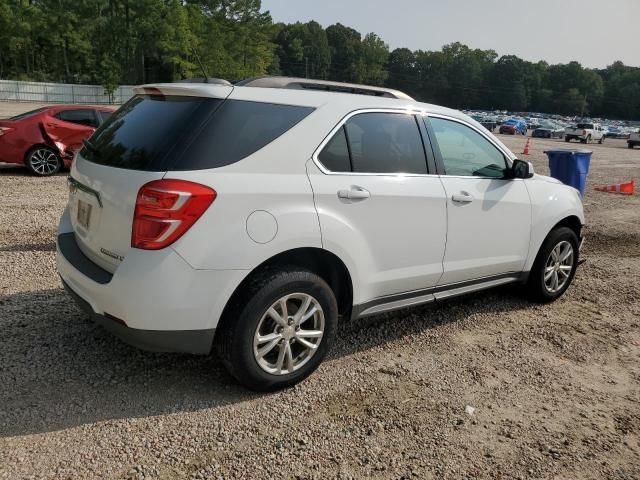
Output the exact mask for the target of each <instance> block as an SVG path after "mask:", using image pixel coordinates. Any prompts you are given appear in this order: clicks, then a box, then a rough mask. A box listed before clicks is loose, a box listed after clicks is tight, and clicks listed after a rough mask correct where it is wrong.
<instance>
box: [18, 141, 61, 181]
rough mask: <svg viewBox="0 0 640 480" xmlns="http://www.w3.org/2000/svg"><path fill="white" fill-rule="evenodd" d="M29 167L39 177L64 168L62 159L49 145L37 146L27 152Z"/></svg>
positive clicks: (53, 173)
mask: <svg viewBox="0 0 640 480" xmlns="http://www.w3.org/2000/svg"><path fill="white" fill-rule="evenodd" d="M25 164H26V165H27V168H28V169H29V170H30V171H31V173H33V174H34V175H37V176H39V177H48V176H50V175H55V174H56V173H58V172H59V171H60V170H61V169H62V160H61V159H60V157H59V156H58V155H57V154H56V153H55V152H54V151H53V150H52V149H50V148H49V147H36V148H34V149H33V150H31V151H30V152H29V153H28V154H27V158H26V161H25Z"/></svg>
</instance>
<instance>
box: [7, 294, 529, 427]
mask: <svg viewBox="0 0 640 480" xmlns="http://www.w3.org/2000/svg"><path fill="white" fill-rule="evenodd" d="M529 307H530V305H529V304H528V303H526V302H524V301H522V300H520V299H519V298H518V297H517V296H515V295H512V294H510V293H509V291H508V290H504V289H502V290H501V291H499V292H497V293H488V294H487V293H485V294H484V295H482V296H480V295H477V296H472V297H467V298H465V299H462V300H458V301H449V302H446V303H443V304H440V305H439V306H438V305H433V306H427V307H422V308H417V309H413V310H405V311H400V312H396V313H393V314H386V315H382V316H377V317H372V318H371V319H366V320H360V321H355V322H345V323H344V324H342V325H341V326H340V328H339V334H338V335H337V341H336V345H335V348H334V349H333V352H332V354H331V355H330V358H329V359H328V361H331V360H332V359H335V358H339V357H341V356H346V355H351V354H353V353H356V352H358V351H361V350H365V349H369V348H373V347H375V346H377V345H380V344H383V343H387V342H390V341H392V340H394V339H396V338H399V337H402V336H404V335H410V334H412V333H418V332H420V331H423V330H425V329H429V328H434V327H438V326H439V325H442V324H444V323H449V322H456V321H459V320H462V319H464V318H466V317H467V316H469V315H471V314H474V313H481V312H487V313H489V312H493V313H495V312H496V311H504V310H515V309H523V308H529ZM0 329H1V331H2V339H3V341H2V346H1V348H0V385H1V386H2V388H1V389H0V437H9V436H18V435H27V434H33V433H41V432H48V431H54V430H60V429H64V428H69V427H74V426H79V425H83V424H89V423H95V422H99V421H108V420H113V419H121V418H137V417H148V416H155V415H163V414H171V413H177V412H184V411H195V410H201V409H206V408H216V407H220V406H223V405H228V404H233V403H238V402H243V401H246V400H251V399H255V398H258V397H260V396H261V394H257V393H253V392H250V391H248V390H246V389H243V388H242V387H240V386H238V385H237V384H236V383H235V381H234V380H233V379H232V378H231V377H230V376H229V375H228V374H227V373H226V371H225V370H224V368H223V366H222V364H221V363H220V362H219V361H218V359H217V358H216V357H215V355H211V356H208V357H198V356H191V355H180V354H160V353H149V352H144V351H140V350H137V349H135V348H132V347H129V346H128V345H125V344H124V343H122V342H121V341H119V340H118V339H116V338H114V337H113V336H111V335H110V334H109V333H107V332H106V331H104V330H103V329H102V328H101V327H99V326H97V325H95V324H94V323H93V322H92V321H91V320H89V319H88V318H87V316H86V315H85V314H83V313H81V312H80V310H78V309H77V308H76V306H75V304H74V303H73V302H72V300H71V299H70V297H69V296H68V295H67V293H66V292H65V291H64V290H63V289H53V290H44V291H39V292H33V293H23V294H15V295H7V296H0Z"/></svg>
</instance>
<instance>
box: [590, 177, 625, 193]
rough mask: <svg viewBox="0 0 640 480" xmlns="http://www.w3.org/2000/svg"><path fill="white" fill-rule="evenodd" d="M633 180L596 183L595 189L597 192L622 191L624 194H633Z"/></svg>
mask: <svg viewBox="0 0 640 480" xmlns="http://www.w3.org/2000/svg"><path fill="white" fill-rule="evenodd" d="M634 187H635V185H634V184H633V180H631V181H630V182H627V183H616V184H613V185H598V186H597V187H595V189H596V190H597V191H599V192H609V193H622V194H624V195H633V193H634Z"/></svg>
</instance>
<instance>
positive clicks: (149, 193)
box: [131, 179, 217, 250]
mask: <svg viewBox="0 0 640 480" xmlns="http://www.w3.org/2000/svg"><path fill="white" fill-rule="evenodd" d="M216 196H217V193H216V191H215V190H214V189H212V188H209V187H206V186H204V185H200V184H199V183H193V182H187V181H185V180H171V179H166V180H155V181H153V182H149V183H147V184H145V185H143V186H142V187H141V188H140V191H139V192H138V198H137V199H136V210H135V213H134V215H133V230H132V232H131V246H132V247H133V248H141V249H143V250H159V249H161V248H165V247H167V246H169V245H171V244H172V243H173V242H175V241H176V240H177V239H178V238H180V237H181V236H182V235H184V234H185V232H186V231H187V230H189V228H191V226H192V225H193V224H194V223H196V221H197V220H198V219H199V218H200V217H201V216H202V214H203V213H204V212H205V211H206V210H207V208H209V206H210V205H211V204H212V203H213V201H214V200H215V199H216Z"/></svg>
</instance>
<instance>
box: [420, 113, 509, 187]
mask: <svg viewBox="0 0 640 480" xmlns="http://www.w3.org/2000/svg"><path fill="white" fill-rule="evenodd" d="M429 122H430V123H431V126H432V127H433V130H434V131H435V136H436V140H437V142H438V147H439V148H440V154H441V155H442V161H443V163H444V169H445V173H446V174H447V175H464V176H481V177H496V178H502V177H504V174H505V169H506V168H507V162H506V159H505V158H504V155H503V154H502V153H501V152H500V151H499V150H498V149H497V148H496V147H495V146H493V144H492V143H491V142H489V141H488V140H487V139H486V138H485V137H484V136H482V135H480V134H479V133H478V132H476V131H475V130H473V129H471V128H469V127H467V126H465V125H463V124H461V123H458V122H453V121H450V120H443V119H440V118H431V119H429Z"/></svg>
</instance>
